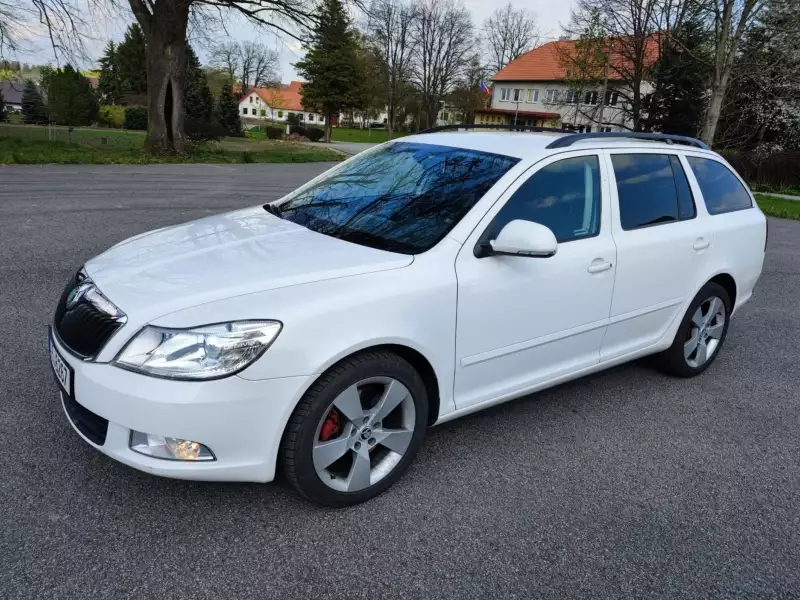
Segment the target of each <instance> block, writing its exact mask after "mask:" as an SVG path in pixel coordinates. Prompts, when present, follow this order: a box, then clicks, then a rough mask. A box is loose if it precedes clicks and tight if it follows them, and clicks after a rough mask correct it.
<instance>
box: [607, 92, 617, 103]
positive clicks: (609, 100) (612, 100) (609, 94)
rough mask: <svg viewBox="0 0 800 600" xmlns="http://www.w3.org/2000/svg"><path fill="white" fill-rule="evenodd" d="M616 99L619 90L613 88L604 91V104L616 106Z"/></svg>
mask: <svg viewBox="0 0 800 600" xmlns="http://www.w3.org/2000/svg"><path fill="white" fill-rule="evenodd" d="M618 101H619V92H615V91H613V90H608V91H607V92H606V105H608V106H616V105H617V102H618Z"/></svg>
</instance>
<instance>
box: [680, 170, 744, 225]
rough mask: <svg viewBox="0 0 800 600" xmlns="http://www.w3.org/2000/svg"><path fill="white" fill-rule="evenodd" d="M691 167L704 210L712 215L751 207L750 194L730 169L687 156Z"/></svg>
mask: <svg viewBox="0 0 800 600" xmlns="http://www.w3.org/2000/svg"><path fill="white" fill-rule="evenodd" d="M686 158H687V159H688V160H689V165H690V166H691V167H692V171H693V172H694V176H695V177H696V178H697V183H698V184H699V185H700V191H701V192H703V199H704V200H705V202H706V208H707V209H708V212H709V213H710V214H712V215H718V214H720V213H726V212H731V211H732V210H741V209H743V208H750V207H751V206H753V203H752V201H751V200H750V194H748V193H747V190H745V189H744V186H743V185H742V182H741V181H739V179H738V178H737V177H736V176H735V175H734V174H733V173H731V172H730V169H728V167H726V166H725V165H723V164H722V163H719V162H717V161H715V160H709V159H707V158H697V157H696V156H687V157H686Z"/></svg>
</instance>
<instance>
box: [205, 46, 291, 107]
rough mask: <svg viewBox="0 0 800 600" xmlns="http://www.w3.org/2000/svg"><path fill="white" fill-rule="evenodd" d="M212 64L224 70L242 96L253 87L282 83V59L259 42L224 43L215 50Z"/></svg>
mask: <svg viewBox="0 0 800 600" xmlns="http://www.w3.org/2000/svg"><path fill="white" fill-rule="evenodd" d="M212 62H213V64H214V65H215V66H217V67H219V68H220V69H222V70H224V71H225V72H226V73H227V74H228V76H229V77H230V80H231V81H232V82H236V83H238V84H239V85H241V89H242V94H246V93H247V92H248V90H249V89H250V88H251V87H265V86H267V85H270V84H274V83H275V82H277V81H280V74H279V72H278V68H279V66H280V57H279V56H278V53H277V52H275V51H274V50H271V49H269V48H267V47H266V46H265V45H264V44H259V43H257V42H249V41H247V42H223V43H222V44H219V45H218V46H216V47H215V48H214V51H213V55H212Z"/></svg>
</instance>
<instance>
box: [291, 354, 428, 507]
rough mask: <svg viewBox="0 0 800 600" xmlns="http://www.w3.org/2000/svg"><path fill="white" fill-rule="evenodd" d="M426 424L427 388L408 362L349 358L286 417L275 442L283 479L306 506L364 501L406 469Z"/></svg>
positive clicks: (367, 356) (375, 356) (393, 358)
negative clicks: (299, 495)
mask: <svg viewBox="0 0 800 600" xmlns="http://www.w3.org/2000/svg"><path fill="white" fill-rule="evenodd" d="M395 403H396V404H395ZM392 406H393V407H392ZM427 420H428V393H427V389H426V387H425V384H424V382H423V381H422V378H421V377H420V375H419V373H417V371H416V370H415V369H414V368H413V367H412V366H411V365H410V364H409V363H408V362H406V361H405V360H403V359H402V358H400V357H399V356H397V355H395V354H392V353H391V352H386V351H381V350H370V351H366V352H362V353H361V354H357V355H354V356H351V357H349V358H346V359H344V360H342V361H341V362H339V363H337V364H336V365H334V366H333V367H331V368H330V369H328V370H327V371H326V372H325V373H323V374H322V376H320V378H319V379H318V380H317V381H316V382H315V383H314V384H313V385H312V386H311V387H310V388H309V389H308V391H307V392H306V393H305V395H304V396H303V398H302V399H301V400H300V402H299V403H298V405H297V407H296V408H295V410H294V412H293V413H292V416H291V418H290V419H289V423H288V425H287V426H286V431H285V432H284V435H283V440H282V442H281V461H282V466H283V471H284V474H285V475H286V478H287V480H288V481H289V483H291V484H292V486H294V488H295V489H296V490H297V491H298V492H300V494H301V495H302V496H303V497H304V498H306V499H308V500H311V501H312V502H316V503H318V504H322V505H324V506H332V507H343V506H350V505H353V504H358V503H360V502H364V501H366V500H369V499H370V498H373V497H374V496H377V495H378V494H380V493H381V492H383V491H385V490H386V489H388V488H389V487H390V486H391V485H392V484H393V483H394V482H396V481H397V480H398V479H399V478H400V477H401V476H402V475H403V473H405V471H406V470H407V469H408V468H409V466H410V465H411V463H412V461H413V460H414V457H415V455H416V454H417V452H418V451H419V449H420V447H421V446H422V442H423V440H424V439H425V430H426V427H427ZM330 461H332V462H330ZM367 468H368V469H369V472H368V473H367V471H366V470H365V469H367Z"/></svg>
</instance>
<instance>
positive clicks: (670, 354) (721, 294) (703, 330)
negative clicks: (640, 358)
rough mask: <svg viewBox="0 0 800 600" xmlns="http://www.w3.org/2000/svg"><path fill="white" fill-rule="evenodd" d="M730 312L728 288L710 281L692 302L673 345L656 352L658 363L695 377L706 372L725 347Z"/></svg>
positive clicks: (668, 371)
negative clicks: (723, 346)
mask: <svg viewBox="0 0 800 600" xmlns="http://www.w3.org/2000/svg"><path fill="white" fill-rule="evenodd" d="M730 313H731V301H730V298H729V297H728V292H727V291H725V288H723V287H722V286H721V285H719V284H717V283H713V282H710V283H707V284H706V285H705V286H703V289H701V290H700V291H699V292H698V294H697V296H695V298H694V300H693V301H692V303H691V304H690V305H689V310H687V311H686V315H684V317H683V321H682V322H681V325H680V327H679V328H678V333H677V334H676V335H675V341H674V342H673V343H672V346H670V347H669V348H668V349H667V350H665V351H664V352H662V353H661V354H658V355H656V357H655V358H656V363H657V365H658V366H659V367H660V368H661V369H662V370H664V371H666V372H667V373H670V374H672V375H677V376H679V377H694V376H695V375H699V374H700V373H702V372H703V371H705V370H706V369H707V368H708V367H709V366H711V363H712V362H714V359H715V358H716V357H717V355H719V353H720V350H721V349H722V344H723V343H724V342H725V338H726V336H727V335H728V324H729V322H730Z"/></svg>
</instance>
